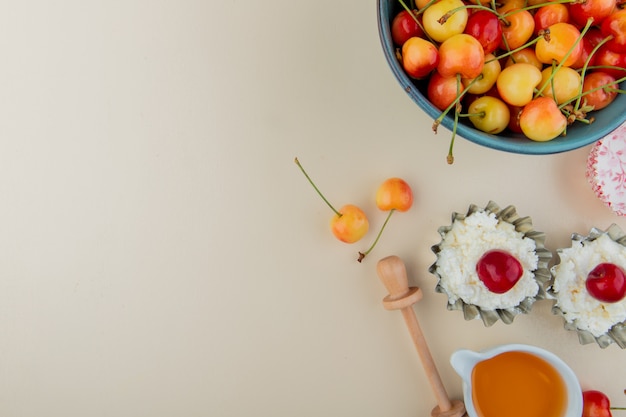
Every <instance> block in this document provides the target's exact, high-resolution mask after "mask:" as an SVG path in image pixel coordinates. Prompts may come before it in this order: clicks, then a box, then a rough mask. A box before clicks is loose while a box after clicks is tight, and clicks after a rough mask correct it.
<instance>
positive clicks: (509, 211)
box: [428, 201, 552, 327]
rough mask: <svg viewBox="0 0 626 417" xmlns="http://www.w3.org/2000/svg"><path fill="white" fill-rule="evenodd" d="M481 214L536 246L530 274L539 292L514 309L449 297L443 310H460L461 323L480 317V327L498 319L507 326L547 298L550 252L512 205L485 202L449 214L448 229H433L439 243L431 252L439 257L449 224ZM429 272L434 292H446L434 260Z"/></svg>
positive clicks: (541, 233) (444, 227)
mask: <svg viewBox="0 0 626 417" xmlns="http://www.w3.org/2000/svg"><path fill="white" fill-rule="evenodd" d="M478 211H482V212H486V213H493V214H494V215H495V216H496V219H497V220H498V221H500V222H507V223H510V224H512V225H513V226H514V228H515V230H516V231H517V232H520V233H521V234H522V235H523V237H527V238H529V239H532V240H533V241H534V242H535V246H536V250H535V251H536V254H537V257H538V263H537V269H535V270H534V271H532V272H533V274H534V277H535V280H536V281H537V283H538V284H539V291H538V292H537V294H536V295H535V296H534V297H527V298H525V299H524V300H522V301H521V302H520V304H518V305H517V306H515V307H513V308H506V309H493V310H491V309H490V310H485V309H482V308H481V307H480V306H478V305H475V304H468V303H466V302H464V301H463V300H461V299H460V298H458V299H457V300H456V301H455V302H453V303H452V302H450V298H449V299H448V304H447V309H448V310H460V311H462V312H463V316H464V318H465V320H474V319H478V318H480V319H481V320H482V321H483V323H484V325H485V326H487V327H489V326H491V325H493V324H494V323H496V322H497V321H498V320H502V322H503V323H505V324H511V323H512V322H513V319H514V318H515V316H517V315H518V314H520V313H523V314H527V313H529V312H530V310H531V309H532V305H533V304H534V302H535V301H537V300H542V299H546V298H548V295H547V292H546V291H547V287H548V286H549V285H550V280H551V274H550V270H549V269H548V264H549V262H550V261H551V259H552V252H551V251H549V250H548V249H546V248H545V234H544V233H543V232H539V231H536V230H534V228H533V224H532V220H531V218H530V217H521V216H520V215H519V214H518V213H517V211H516V209H515V207H514V206H507V207H505V208H503V209H501V208H500V207H499V206H498V205H497V204H496V203H494V202H493V201H489V203H488V204H487V206H486V207H484V208H483V207H479V206H477V205H475V204H471V205H470V206H469V209H468V210H467V213H465V214H461V213H456V212H455V213H452V222H451V224H450V225H449V226H441V227H439V229H437V232H438V233H439V235H440V236H441V242H439V243H438V244H436V245H434V246H432V247H431V250H432V251H433V252H434V253H435V255H437V258H439V253H440V252H441V250H442V248H441V245H442V243H443V239H444V237H445V236H446V234H447V233H448V232H449V231H450V230H451V229H452V225H453V224H454V222H455V221H462V220H464V219H465V218H466V217H468V216H470V215H472V214H473V213H475V212H478ZM428 271H429V272H430V273H432V274H433V275H435V276H436V277H437V278H438V282H437V286H436V287H435V291H436V292H439V293H443V294H446V295H448V297H450V295H449V294H447V293H446V290H445V289H444V288H443V287H442V286H441V276H440V275H439V273H438V272H437V261H435V262H434V263H433V264H432V265H431V266H430V267H429V269H428Z"/></svg>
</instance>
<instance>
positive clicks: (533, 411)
mask: <svg viewBox="0 0 626 417" xmlns="http://www.w3.org/2000/svg"><path fill="white" fill-rule="evenodd" d="M472 400H473V402H474V407H475V408H476V412H477V413H478V416H479V417H564V415H565V409H566V406H567V392H566V387H565V382H564V381H563V378H562V377H561V375H560V374H559V373H558V371H557V370H556V369H555V368H554V367H553V366H552V365H551V364H549V363H548V362H547V361H546V360H544V359H542V358H540V357H538V356H536V355H534V354H532V353H527V352H521V351H511V352H504V353H501V354H499V355H496V356H494V357H493V358H489V359H486V360H483V361H481V362H478V363H477V364H476V365H475V366H474V369H473V371H472Z"/></svg>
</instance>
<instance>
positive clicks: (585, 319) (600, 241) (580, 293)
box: [552, 234, 626, 337]
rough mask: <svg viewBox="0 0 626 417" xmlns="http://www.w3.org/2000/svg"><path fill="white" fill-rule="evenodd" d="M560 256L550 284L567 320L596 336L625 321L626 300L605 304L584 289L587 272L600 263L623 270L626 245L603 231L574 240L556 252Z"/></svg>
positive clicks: (625, 262) (625, 265)
mask: <svg viewBox="0 0 626 417" xmlns="http://www.w3.org/2000/svg"><path fill="white" fill-rule="evenodd" d="M559 257H560V259H561V261H560V263H559V264H558V265H556V266H555V267H554V269H553V273H554V277H555V278H554V284H553V286H552V287H553V290H554V292H555V294H556V297H557V302H556V305H557V306H558V307H559V308H560V309H561V311H562V312H563V315H564V317H565V319H566V320H567V321H568V322H570V323H574V325H575V326H576V327H577V328H578V329H581V330H586V331H589V332H590V333H591V334H592V335H594V336H596V337H598V336H600V335H602V334H604V333H606V332H608V331H609V330H610V329H611V327H613V326H614V325H615V324H617V323H621V322H623V321H625V320H626V299H624V300H622V301H618V302H616V303H604V302H602V301H598V300H596V299H595V298H593V297H592V296H591V295H590V294H589V293H588V292H587V290H586V288H585V281H586V280H587V275H588V274H589V272H590V271H591V270H592V269H593V268H595V267H596V265H598V264H600V263H603V262H609V263H613V264H615V265H617V266H619V267H620V268H622V269H624V270H626V247H624V246H622V245H620V244H619V243H617V242H615V241H614V240H613V239H611V238H610V237H609V236H608V235H606V234H603V235H600V237H598V238H597V239H595V240H593V241H585V242H584V243H583V242H580V241H573V242H572V247H571V248H566V249H562V250H561V251H560V252H559Z"/></svg>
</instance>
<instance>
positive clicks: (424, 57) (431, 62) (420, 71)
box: [402, 36, 439, 79]
mask: <svg viewBox="0 0 626 417" xmlns="http://www.w3.org/2000/svg"><path fill="white" fill-rule="evenodd" d="M438 64H439V52H438V50H437V47H436V46H435V45H434V44H433V43H432V42H430V41H428V40H426V39H424V38H419V37H417V36H414V37H412V38H409V39H408V40H407V41H406V42H404V45H402V67H403V68H404V71H406V73H407V74H408V75H409V77H412V78H416V79H421V78H425V77H427V76H428V75H429V74H430V73H431V72H432V71H433V70H434V69H435V68H437V65H438Z"/></svg>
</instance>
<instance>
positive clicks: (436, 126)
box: [433, 73, 483, 133]
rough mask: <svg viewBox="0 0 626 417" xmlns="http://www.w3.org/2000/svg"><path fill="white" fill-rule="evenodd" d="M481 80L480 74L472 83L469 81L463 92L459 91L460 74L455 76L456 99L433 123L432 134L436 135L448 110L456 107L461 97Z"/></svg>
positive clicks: (481, 75)
mask: <svg viewBox="0 0 626 417" xmlns="http://www.w3.org/2000/svg"><path fill="white" fill-rule="evenodd" d="M482 78H483V74H482V73H481V74H480V75H479V76H478V77H476V78H474V79H473V80H472V81H470V82H469V83H468V84H467V85H466V86H465V89H464V90H463V91H460V83H461V74H457V95H456V98H455V99H454V101H453V102H452V103H450V105H449V106H448V107H447V108H446V109H445V110H444V111H443V112H441V114H440V115H439V117H438V118H437V119H436V120H435V121H434V122H433V132H435V133H437V128H438V127H439V125H440V124H441V122H442V121H443V119H444V117H446V115H447V114H448V113H449V112H450V110H452V108H453V107H456V106H458V104H459V101H460V100H461V99H462V98H463V96H464V95H465V94H466V93H467V92H468V91H469V89H470V87H471V86H472V85H473V84H474V83H476V82H478V81H479V80H481V79H482Z"/></svg>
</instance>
